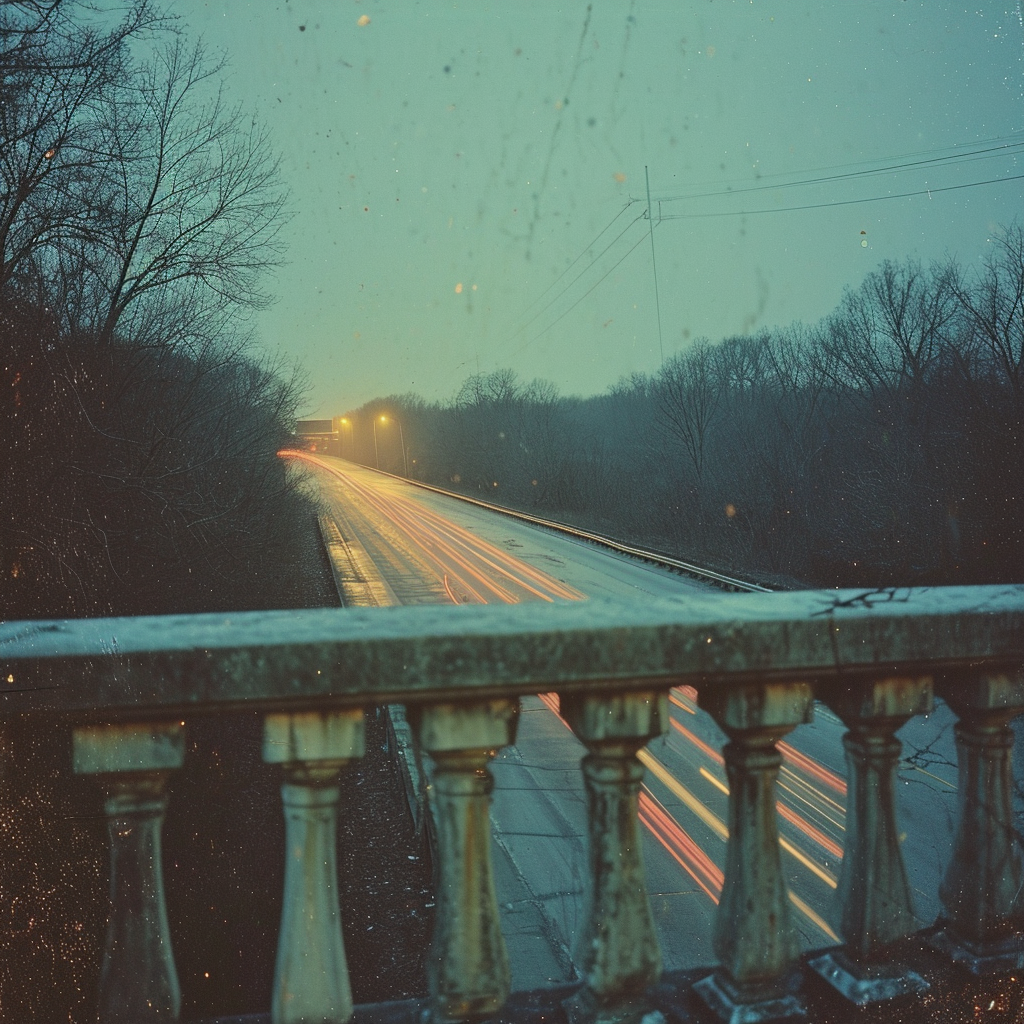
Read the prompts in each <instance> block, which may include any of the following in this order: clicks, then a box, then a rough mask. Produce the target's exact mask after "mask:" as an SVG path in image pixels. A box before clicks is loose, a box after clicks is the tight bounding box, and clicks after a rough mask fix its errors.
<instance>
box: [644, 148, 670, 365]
mask: <svg viewBox="0 0 1024 1024" xmlns="http://www.w3.org/2000/svg"><path fill="white" fill-rule="evenodd" d="M644 181H646V182H647V223H648V224H649V225H650V228H651V264H652V265H653V268H654V306H655V308H656V309H657V311H658V352H659V353H660V354H661V363H662V366H664V365H665V343H664V342H663V341H662V338H661V300H660V299H659V298H658V261H657V260H656V259H655V258H654V218H653V217H652V216H651V176H650V175H649V174H648V173H647V164H644ZM658 215H659V216H660V215H661V207H660V206H659V207H658Z"/></svg>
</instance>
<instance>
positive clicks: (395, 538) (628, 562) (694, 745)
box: [302, 456, 956, 989]
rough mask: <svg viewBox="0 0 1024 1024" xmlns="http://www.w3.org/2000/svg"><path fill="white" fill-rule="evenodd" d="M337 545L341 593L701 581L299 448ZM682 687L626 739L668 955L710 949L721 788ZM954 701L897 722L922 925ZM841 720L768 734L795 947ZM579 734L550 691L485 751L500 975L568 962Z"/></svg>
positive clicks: (577, 844)
mask: <svg viewBox="0 0 1024 1024" xmlns="http://www.w3.org/2000/svg"><path fill="white" fill-rule="evenodd" d="M302 461H303V463H304V464H305V465H306V466H307V467H309V469H310V472H311V473H312V475H313V476H314V478H315V479H316V480H317V482H318V484H319V488H320V493H321V496H322V498H323V499H324V501H325V502H326V505H327V508H328V511H329V515H330V517H331V519H332V520H333V523H334V527H333V528H332V530H333V529H336V534H335V536H334V544H335V548H336V550H337V551H338V552H339V553H340V554H341V555H342V556H343V557H340V558H339V560H338V562H339V564H340V565H341V568H340V570H339V572H340V575H341V576H342V577H343V578H342V585H343V587H344V589H345V592H346V595H347V601H348V603H359V604H379V605H385V604H423V603H446V602H447V603H458V604H462V603H469V602H494V601H506V602H510V603H512V602H518V601H564V600H587V599H588V598H591V597H599V596H616V597H633V598H635V599H636V600H638V601H642V600H644V598H645V597H647V596H649V595H650V596H653V595H657V596H659V597H663V596H668V595H672V594H679V593H683V592H689V593H693V592H694V591H702V590H705V589H710V588H708V587H707V586H706V585H704V584H701V583H699V582H697V581H695V580H692V579H688V578H685V577H683V576H680V575H678V574H676V573H673V572H670V571H668V570H663V569H659V568H657V567H656V566H653V565H650V564H648V563H644V562H640V561H638V560H636V559H632V558H629V557H626V556H622V555H618V554H615V553H612V552H609V551H606V550H603V549H601V548H598V547H597V546H595V545H592V544H588V543H586V542H583V541H575V540H573V539H572V538H569V537H566V536H562V535H559V534H557V533H554V532H552V531H548V530H544V529H543V528H540V527H535V526H531V525H527V524H523V523H519V522H516V521H515V520H512V519H510V518H508V517H505V516H501V515H498V514H496V513H493V512H489V511H487V510H486V509H481V508H478V507H475V506H473V505H469V504H467V503H464V502H460V501H458V500H457V499H454V498H447V497H445V496H444V495H439V494H434V493H431V492H429V491H425V490H422V489H420V488H417V487H414V486H411V485H409V484H406V483H404V482H403V481H401V480H397V479H394V478H391V477H385V476H381V475H379V474H376V473H374V472H372V471H370V470H367V469H364V468H362V467H359V466H355V465H353V464H351V463H348V462H343V461H342V460H340V459H332V458H327V457H319V456H317V457H304V458H303V460H302ZM696 699H697V695H696V693H695V692H694V691H693V690H690V689H688V688H681V689H675V690H673V691H672V693H671V695H670V709H671V716H672V717H671V728H670V729H669V732H668V734H667V735H666V736H664V737H663V738H660V739H658V740H656V741H654V742H653V743H652V744H651V745H650V746H649V747H648V748H646V749H645V750H644V751H642V752H641V755H640V756H641V759H642V761H643V763H644V765H645V767H646V769H647V775H646V781H645V784H644V788H643V791H642V793H641V799H640V819H641V821H642V823H643V825H644V829H643V835H644V849H643V854H644V858H645V864H646V869H647V883H648V892H649V895H650V900H651V906H652V909H653V912H654V918H655V922H656V924H657V928H658V933H659V937H660V940H661V947H662V954H663V960H664V967H665V968H666V969H674V968H684V967H695V966H701V965H710V964H712V963H714V962H715V956H714V953H713V951H712V948H711V933H712V925H713V918H714V914H715V907H716V905H717V901H718V896H719V894H720V892H721V888H722V867H723V864H724V859H725V841H726V837H727V830H726V826H725V820H726V808H727V799H728V790H727V786H726V778H725V771H724V768H723V766H722V757H721V749H722V746H723V745H724V743H725V737H724V736H723V734H722V733H721V731H720V730H719V729H718V727H717V726H716V725H715V723H714V722H713V721H712V720H711V718H710V717H709V716H708V715H707V714H705V713H703V712H702V711H700V710H699V708H698V707H697V703H696ZM953 721H954V716H953V715H952V713H951V712H949V710H948V709H947V708H946V707H945V705H942V704H941V703H940V704H937V706H936V710H935V711H934V712H933V713H932V714H931V715H929V716H927V717H922V718H917V719H914V720H912V721H911V722H909V723H908V725H907V726H906V727H905V728H904V729H903V731H902V732H901V733H900V738H901V739H903V741H904V759H903V761H902V762H901V764H900V768H899V773H898V781H897V801H898V811H899V826H900V829H901V841H902V844H903V845H902V849H903V855H904V859H905V861H906V864H907V869H908V874H909V877H910V882H911V886H912V889H913V894H914V900H915V905H914V910H915V914H916V916H917V918H918V920H919V922H920V926H922V927H923V926H924V925H926V924H930V923H931V922H932V921H933V920H934V919H935V916H936V914H937V912H938V900H937V889H938V883H939V879H940V878H941V876H942V872H943V870H944V869H945V865H946V863H947V862H948V859H949V855H950V850H951V845H952V834H953V822H954V816H955V802H956V767H955V753H954V744H953V738H952V725H953ZM843 732H844V727H843V726H842V724H841V723H840V722H839V720H838V719H837V718H836V716H835V715H833V714H832V713H831V712H830V711H829V710H828V709H827V708H825V707H823V706H821V705H817V706H816V707H815V720H814V723H813V724H811V725H807V726H801V727H799V728H797V729H796V730H795V731H794V732H792V733H790V735H789V736H788V737H787V741H786V742H785V743H782V744H780V748H781V750H782V754H783V759H784V763H783V767H782V771H781V775H780V779H779V813H780V831H781V845H782V850H783V854H782V857H783V867H784V870H785V872H786V878H787V882H788V885H789V889H790V900H791V902H792V911H793V919H794V922H795V924H796V927H797V928H798V930H799V932H800V936H801V941H802V943H803V946H804V948H805V949H817V948H821V947H823V946H827V945H831V944H833V943H836V942H837V941H838V936H837V935H836V933H835V931H834V930H833V929H834V927H835V920H836V914H835V907H834V906H833V902H832V900H833V896H834V892H835V888H836V882H837V879H838V875H839V870H840V866H841V861H842V853H843V834H844V826H845V818H846V813H845V807H846V781H845V778H846V766H845V763H844V755H843V749H842V744H841V737H842V734H843ZM583 752H584V748H583V746H582V744H580V743H579V742H578V741H577V740H576V739H575V737H574V736H573V735H572V734H571V732H570V731H569V730H568V729H567V728H566V726H565V725H564V723H563V722H562V721H561V719H560V718H559V717H558V715H557V697H556V696H555V695H553V694H550V695H547V694H542V695H538V696H537V697H535V698H528V699H524V701H523V714H522V716H521V719H520V725H519V734H518V738H517V742H516V745H515V746H514V747H510V748H507V749H505V750H503V751H502V752H501V753H500V754H499V755H498V757H497V758H496V760H495V762H494V764H493V773H494V778H495V790H494V798H493V806H492V812H491V818H492V835H493V843H494V846H493V853H494V863H495V872H496V879H497V887H498V899H499V902H500V904H501V907H502V914H503V922H502V924H503V929H504V933H505V937H506V941H507V942H508V946H509V954H510V959H511V962H512V973H513V979H512V981H513V987H514V988H515V989H526V988H535V987H540V986H543V985H546V984H553V983H558V982H563V981H568V980H572V979H574V978H576V977H577V976H578V975H577V961H578V956H577V949H576V944H577V942H578V941H579V938H580V936H581V934H582V932H583V921H584V917H583V915H584V913H585V896H584V891H585V886H586V884H587V879H586V872H587V853H586V804H585V797H584V792H583V783H582V777H581V775H580V771H579V760H580V757H581V756H582V754H583Z"/></svg>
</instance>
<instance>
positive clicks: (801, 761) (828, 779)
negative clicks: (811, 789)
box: [778, 740, 846, 796]
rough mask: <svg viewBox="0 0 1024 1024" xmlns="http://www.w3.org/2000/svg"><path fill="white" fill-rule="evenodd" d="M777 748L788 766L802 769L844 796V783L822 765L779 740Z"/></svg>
mask: <svg viewBox="0 0 1024 1024" xmlns="http://www.w3.org/2000/svg"><path fill="white" fill-rule="evenodd" d="M778 748H779V753H780V754H782V756H783V757H784V758H785V759H786V760H787V761H789V763H790V764H793V765H796V767H798V768H802V769H803V770H804V771H805V772H807V774H808V775H813V776H814V778H816V779H819V780H820V781H822V782H824V783H825V785H826V786H831V788H832V789H834V790H835V791H836V792H837V793H842V795H843V796H846V782H845V781H844V780H843V779H841V778H840V777H839V776H838V775H836V773H835V772H831V771H829V770H828V769H827V768H826V767H825V766H824V765H822V764H819V763H818V762H817V761H815V760H814V759H813V758H811V757H808V756H807V755H806V754H801V753H800V751H799V750H797V749H796V748H795V747H791V746H790V745H789V744H788V743H783V742H782V741H781V740H780V741H779V743H778Z"/></svg>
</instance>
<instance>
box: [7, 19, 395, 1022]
mask: <svg viewBox="0 0 1024 1024" xmlns="http://www.w3.org/2000/svg"><path fill="white" fill-rule="evenodd" d="M111 10H113V11H115V12H116V18H115V14H112V13H110V11H111ZM107 11H108V13H106V14H104V13H103V12H102V10H100V9H99V8H97V7H96V6H95V5H93V4H91V3H89V2H87V0H81V2H79V0H24V2H20V0H19V2H13V0H0V441H2V443H0V581H2V582H0V619H8V620H10V619H30V618H50V617H65V616H74V617H82V616H98V615H136V614H156V613H165V612H197V611H219V610H243V609H257V608H282V607H296V606H302V605H309V604H329V603H334V602H335V601H336V595H335V594H333V592H332V588H331V584H330V578H329V574H327V575H326V577H325V570H326V566H325V564H324V559H323V551H322V547H321V545H320V543H319V540H318V536H317V533H316V519H315V510H314V508H313V505H312V503H311V502H310V501H309V499H308V498H307V497H306V496H305V495H304V494H303V493H302V492H301V491H300V490H299V489H298V484H297V480H298V478H297V477H295V476H290V475H289V473H288V471H287V468H286V466H285V465H284V464H283V461H282V460H281V459H279V458H278V457H277V454H276V453H277V451H278V449H279V448H280V447H282V445H285V444H287V443H288V442H289V441H290V438H291V427H292V424H293V421H294V415H295V409H296V406H297V404H298V403H299V401H300V399H301V397H302V394H303V387H304V385H303V379H302V377H301V375H299V374H297V373H296V372H295V371H294V370H292V369H291V368H289V367H287V366H285V365H282V364H280V363H277V362H275V361H273V360H270V359H268V358H266V357H265V356H263V355H261V354H260V353H259V351H258V349H257V348H256V347H255V346H254V344H253V340H252V337H251V331H250V327H249V323H250V318H251V314H252V312H253V311H254V310H256V309H259V308H261V307H262V306H263V305H264V304H265V303H266V302H267V301H268V295H267V294H266V292H264V290H263V287H264V282H265V281H266V279H267V274H268V272H269V271H271V270H272V269H273V267H274V265H275V263H276V262H277V261H278V260H279V259H280V258H281V255H282V252H281V246H280V245H279V243H278V232H279V228H280V227H281V224H282V223H283V220H284V218H285V217H286V198H287V197H286V191H285V189H284V187H283V185H282V181H281V178H280V175H279V170H278V163H277V157H276V155H275V153H274V151H273V148H272V146H271V144H270V140H269V138H268V137H267V136H266V134H265V133H264V132H263V131H262V129H261V128H260V126H259V122H258V120H256V119H255V118H254V117H253V116H252V115H251V114H250V113H248V112H246V111H244V110H243V109H242V108H241V107H239V106H236V105H235V104H234V103H233V102H232V101H231V100H230V99H229V97H228V95H227V93H226V92H225V87H224V67H223V64H222V63H221V61H219V60H218V59H216V58H214V57H212V56H211V55H209V54H207V53H205V52H204V50H203V49H202V47H201V46H199V45H196V44H194V43H192V42H190V41H189V40H188V39H187V38H186V37H185V35H184V34H183V33H182V31H181V26H180V25H179V24H178V22H176V21H175V20H174V19H173V18H171V17H168V16H167V15H166V14H165V13H164V12H163V11H162V10H161V9H160V8H158V7H156V6H155V5H153V4H151V3H149V2H148V0H129V2H128V3H126V4H124V5H121V6H119V7H117V8H113V7H112V6H111V7H108V8H107ZM190 727H191V731H190V734H189V752H188V757H187V760H186V764H185V767H184V768H183V769H182V770H181V771H180V772H179V773H177V777H176V779H175V781H174V783H173V787H172V788H173V794H172V799H171V801H170V810H169V813H168V818H167V822H166V826H165V829H164V843H165V847H164V848H165V861H164V863H165V865H166V867H167V870H166V874H165V879H166V886H167V892H168V906H169V908H170V914H171V918H172V938H173V944H174V948H175V951H176V953H177V963H178V971H179V975H180V977H181V979H182V987H183V990H184V1002H185V1011H186V1015H187V1016H193V1017H195V1016H201V1017H205V1016H210V1015H212V1014H214V1013H215V1012H219V1011H220V1010H222V1009H223V1010H224V1012H233V1013H240V1012H246V1011H253V1012H255V1011H258V1010H262V1009H265V1007H266V1005H267V1004H268V1002H269V998H270V984H271V979H272V977H273V956H274V943H275V934H276V927H277V919H278V918H279V915H280V893H281V878H282V871H283V847H284V837H283V822H282V816H281V810H280V798H279V795H278V792H277V790H278V784H279V779H278V775H277V774H276V773H275V772H274V771H272V770H271V769H270V768H269V767H268V766H265V765H263V764H262V763H261V762H260V760H259V750H260V730H261V727H262V720H261V717H260V716H259V715H258V714H248V715H235V716H220V717H218V718H216V719H211V720H210V721H209V722H204V721H202V720H197V721H196V722H194V723H190ZM70 751H71V735H70V723H68V722H66V721H62V722H55V723H54V725H53V728H52V729H46V730H43V729H41V728H40V727H39V725H38V724H36V725H33V726H31V727H27V726H23V725H21V724H20V723H19V722H18V721H17V720H12V719H11V718H9V717H8V719H6V720H5V721H4V722H3V723H2V724H0V778H2V779H3V786H2V787H0V864H2V868H0V918H2V927H0V963H2V967H0V1018H2V1019H3V1020H5V1021H7V1020H10V1021H15V1020H17V1021H57V1020H65V1021H79V1020H95V1015H96V1009H95V993H96V986H97V981H98V976H99V969H100V961H101V957H102V953H103V941H104V939H103V936H104V927H105V922H106V915H107V886H108V870H109V867H108V865H109V858H108V853H107V845H108V844H107V835H106V824H105V820H104V816H103V809H102V803H101V796H100V789H99V787H98V786H97V785H96V784H95V782H93V781H91V780H84V779H82V778H79V777H76V776H74V775H73V774H72V772H71V765H70ZM378 770H379V771H382V770H383V769H380V768H379V766H378ZM392 788H393V789H394V786H393V787H392ZM396 792H397V790H396ZM392 799H393V801H394V802H395V806H400V805H398V804H397V797H392ZM352 805H353V816H354V820H355V821H356V822H359V821H361V820H362V819H363V818H365V816H366V815H367V814H368V813H370V812H369V811H367V810H365V809H362V814H361V816H360V810H359V808H360V805H359V804H358V802H357V801H352ZM373 813H378V808H377V807H376V806H375V807H374V808H373ZM254 835H259V836H260V844H254V843H253V842H252V837H253V836H254ZM229 922H230V923H229ZM382 931H383V929H382ZM360 966H363V965H361V964H360ZM370 966H371V967H372V966H373V965H372V964H371V965H370ZM366 973H369V969H368V970H367V972H366Z"/></svg>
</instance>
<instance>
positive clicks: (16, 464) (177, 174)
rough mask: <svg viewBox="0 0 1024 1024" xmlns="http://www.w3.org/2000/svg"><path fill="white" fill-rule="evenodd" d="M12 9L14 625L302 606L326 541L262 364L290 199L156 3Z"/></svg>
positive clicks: (2, 503)
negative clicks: (286, 461)
mask: <svg viewBox="0 0 1024 1024" xmlns="http://www.w3.org/2000/svg"><path fill="white" fill-rule="evenodd" d="M119 18H120V20H118V21H117V22H116V23H114V22H112V21H111V18H110V17H109V16H102V15H101V14H100V13H99V12H98V11H97V10H96V9H95V8H94V7H93V6H92V5H90V4H87V3H84V2H81V3H80V2H78V0H45V2H44V0H40V2H34V3H30V2H11V0H6V2H2V3H0V139H2V144H0V396H2V397H0V435H2V437H3V441H4V443H3V445H2V446H0V574H2V577H3V581H4V583H3V586H2V587H0V616H2V617H4V618H32V617H50V616H90V615H109V614H141V613H159V612H170V611H197V610H218V609H243V608H258V607H287V606H289V605H293V604H296V603H301V601H302V590H303V587H304V586H305V582H306V581H305V580H304V579H303V578H302V576H301V574H298V573H296V572H295V567H296V565H297V564H298V563H301V562H302V561H303V557H304V553H303V552H302V551H301V550H300V547H301V543H302V542H301V540H300V538H301V535H302V531H301V530H296V529H294V524H295V523H296V522H297V521H302V522H309V521H311V511H310V507H309V504H308V502H307V501H306V500H305V499H304V497H303V496H302V495H301V494H300V493H299V492H298V491H297V489H296V485H295V482H294V480H293V479H291V478H290V477H289V476H288V474H287V472H286V468H285V466H284V465H282V463H281V460H280V459H278V458H277V457H276V452H277V450H278V448H279V447H280V446H281V445H282V444H283V443H286V442H287V440H288V438H289V436H290V427H291V424H292V422H293V417H294V413H295V409H296V406H297V404H298V402H299V401H300V399H301V396H302V393H303V381H302V377H301V376H300V375H299V374H297V373H296V372H295V371H294V370H292V369H290V368H288V367H287V366H284V365H280V364H278V363H275V362H273V361H271V360H268V359H267V358H266V357H265V356H263V355H260V354H259V353H258V352H257V351H256V349H255V348H254V347H253V345H252V344H251V340H252V339H251V336H250V330H249V326H248V324H249V319H250V316H251V313H252V311H253V310H255V309H259V308H261V307H262V306H263V305H265V304H266V303H267V302H268V301H269V297H268V295H267V294H266V292H265V291H264V290H263V284H264V281H265V280H266V277H267V273H268V272H269V271H271V270H272V269H273V267H274V265H275V263H276V262H277V261H278V260H279V259H280V257H281V255H282V252H281V246H280V245H279V244H278V232H279V229H280V227H281V225H282V223H283V219H284V218H285V216H286V199H287V196H286V191H285V189H284V186H283V184H282V181H281V177H280V174H279V169H278V161H277V157H276V155H275V153H274V151H273V149H272V147H271V144H270V140H269V139H268V137H267V135H266V134H265V133H264V132H263V130H262V129H261V128H260V126H259V122H258V120H256V119H255V118H254V117H253V116H252V115H251V114H250V113H248V112H246V111H244V110H243V109H242V108H241V107H240V106H236V105H235V104H234V103H233V102H232V101H231V100H230V99H229V97H228V95H227V94H226V92H225V86H224V65H223V63H222V61H221V60H219V59H217V58H214V57H212V56H210V55H209V54H207V53H206V52H204V50H203V48H202V46H201V45H199V44H194V43H192V42H189V40H188V39H187V38H186V37H185V36H184V35H183V34H182V32H181V27H180V25H179V24H178V23H177V22H176V21H175V20H174V19H173V18H171V17H168V16H167V15H166V14H165V13H164V12H163V11H162V10H161V9H160V8H158V7H156V6H154V5H153V4H151V3H149V2H148V0H135V2H134V3H131V4H129V5H128V6H127V7H126V8H122V9H121V10H120V11H119Z"/></svg>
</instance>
